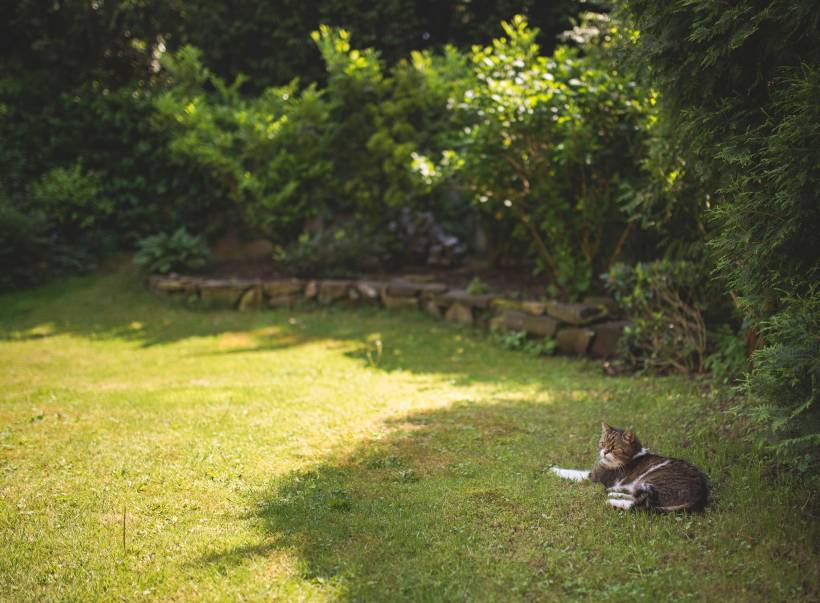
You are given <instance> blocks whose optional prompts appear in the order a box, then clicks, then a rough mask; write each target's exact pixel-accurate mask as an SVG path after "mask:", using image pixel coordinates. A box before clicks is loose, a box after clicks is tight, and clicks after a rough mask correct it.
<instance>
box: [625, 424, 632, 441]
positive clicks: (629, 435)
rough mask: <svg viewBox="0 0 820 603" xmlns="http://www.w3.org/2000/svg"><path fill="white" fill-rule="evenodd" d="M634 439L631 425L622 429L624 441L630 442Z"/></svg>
mask: <svg viewBox="0 0 820 603" xmlns="http://www.w3.org/2000/svg"><path fill="white" fill-rule="evenodd" d="M634 439H635V432H634V431H632V428H631V427H627V428H626V429H625V430H624V441H625V442H632V441H633V440H634Z"/></svg>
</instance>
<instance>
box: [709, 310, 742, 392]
mask: <svg viewBox="0 0 820 603" xmlns="http://www.w3.org/2000/svg"><path fill="white" fill-rule="evenodd" d="M709 339H710V342H709V348H710V349H711V350H713V351H712V353H711V354H709V355H708V356H707V357H706V360H705V361H704V367H705V368H706V370H708V371H709V372H711V373H712V378H713V379H714V380H715V381H716V382H717V383H720V384H723V385H730V384H736V383H737V382H738V380H740V379H741V378H742V377H743V376H744V375H745V373H746V371H748V370H749V357H748V355H747V353H746V345H747V344H746V341H744V339H743V337H741V335H740V334H739V333H735V331H734V330H733V329H732V328H731V327H730V326H729V325H726V324H724V325H721V326H720V327H719V328H717V329H715V330H714V331H712V332H710V333H709Z"/></svg>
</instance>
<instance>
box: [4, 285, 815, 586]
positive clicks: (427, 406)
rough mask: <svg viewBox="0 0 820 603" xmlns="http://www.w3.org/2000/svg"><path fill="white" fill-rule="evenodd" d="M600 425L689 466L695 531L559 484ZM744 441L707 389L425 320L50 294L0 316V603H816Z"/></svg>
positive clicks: (806, 547)
mask: <svg viewBox="0 0 820 603" xmlns="http://www.w3.org/2000/svg"><path fill="white" fill-rule="evenodd" d="M377 341H380V342H381V346H382V349H381V353H379V346H378V344H377V343H376V342H377ZM602 419H606V420H607V421H609V422H610V423H612V424H614V425H624V424H629V425H633V426H634V427H635V428H636V429H637V431H638V434H639V436H641V437H642V439H643V440H644V443H645V444H646V445H648V446H650V447H651V448H653V449H654V450H656V451H658V452H661V453H665V454H670V455H678V456H682V457H685V458H688V459H690V460H692V461H693V462H695V463H697V464H698V465H700V466H701V467H702V468H703V469H704V470H705V471H706V472H707V473H708V474H709V476H710V479H711V482H712V487H713V493H714V499H715V500H714V502H713V504H712V505H711V506H710V508H709V509H708V511H707V512H706V513H705V514H703V515H695V516H686V515H665V516H660V515H651V514H646V513H623V512H620V511H615V510H611V509H608V508H606V506H605V497H604V494H603V492H602V490H601V489H600V488H599V487H596V486H594V485H591V484H572V483H570V482H564V481H562V480H559V479H558V478H556V477H555V476H553V475H552V474H550V473H548V471H547V468H548V467H549V466H550V464H552V463H558V464H560V465H562V466H565V467H582V466H587V465H589V464H590V462H591V459H592V457H593V455H594V444H595V441H596V438H597V435H598V429H599V424H600V420H602ZM742 431H743V426H742V425H739V424H735V423H732V419H731V416H730V415H729V414H727V413H725V412H724V411H722V410H721V408H720V405H719V403H718V401H717V400H716V398H714V397H713V396H712V394H710V393H708V392H706V391H705V389H704V387H703V384H698V383H696V382H692V381H687V380H683V379H671V378H667V379H650V378H617V379H612V378H606V377H604V376H603V375H602V373H601V370H600V368H599V367H598V366H597V365H596V364H593V363H587V362H581V361H572V360H567V359H561V358H553V359H546V360H545V359H536V358H532V357H530V356H529V355H526V354H521V353H515V352H510V351H507V350H504V349H502V348H500V347H499V346H498V345H496V344H493V343H492V342H491V341H489V340H488V339H487V338H485V337H483V336H482V335H480V334H478V333H474V332H472V331H470V330H460V329H457V328H455V327H451V326H449V325H447V324H444V323H439V322H434V321H433V320H432V319H428V318H426V317H425V316H423V315H421V314H412V313H408V314H401V313H388V312H382V311H378V310H346V311H343V310H329V309H322V310H318V309H316V310H308V309H305V310H298V311H292V312H288V311H276V312H259V313H251V314H239V313H233V312H201V311H193V310H188V309H185V308H184V307H182V306H181V305H178V304H175V303H173V302H169V301H165V300H161V299H158V298H155V297H153V296H152V295H150V294H148V293H147V292H145V291H144V289H143V287H142V285H141V284H140V283H139V282H138V280H137V279H136V277H134V276H133V275H129V274H124V273H114V274H109V275H102V276H97V277H91V278H85V279H75V280H70V281H64V282H60V283H55V284H53V285H51V286H48V287H45V288H41V289H38V290H35V291H30V292H25V293H20V294H13V295H6V296H4V297H0V599H2V600H14V601H18V600H36V601H47V600H106V601H110V600H117V599H126V600H191V599H200V600H238V599H240V598H244V599H250V600H271V599H274V598H279V599H283V600H303V599H308V600H326V599H330V600H338V599H353V600H367V601H373V600H402V599H405V600H413V601H417V600H429V601H436V600H498V601H507V600H515V599H520V600H547V601H549V600H567V599H570V600H584V599H589V600H595V601H609V600H611V601H620V600H627V599H628V600H647V601H650V600H651V601H655V600H675V601H678V600H686V599H693V600H698V601H700V600H714V601H732V600H757V601H796V600H810V599H815V600H816V599H817V597H818V586H817V585H818V567H820V563H818V550H817V543H818V526H817V522H816V520H815V519H813V517H812V515H811V514H812V513H813V512H814V510H816V502H815V500H814V498H813V496H814V494H813V489H812V488H811V487H810V485H808V484H801V483H800V481H799V480H797V479H796V478H794V477H789V476H787V475H783V474H778V473H777V472H774V471H772V470H770V469H768V468H767V465H765V464H764V463H762V462H761V460H760V459H759V458H758V457H757V456H756V454H755V452H754V451H753V450H751V449H749V448H748V447H747V445H746V444H744V443H743V441H742V439H741V438H740V437H739V436H740V435H741V434H742ZM123 516H125V527H124V531H123ZM123 538H124V540H123Z"/></svg>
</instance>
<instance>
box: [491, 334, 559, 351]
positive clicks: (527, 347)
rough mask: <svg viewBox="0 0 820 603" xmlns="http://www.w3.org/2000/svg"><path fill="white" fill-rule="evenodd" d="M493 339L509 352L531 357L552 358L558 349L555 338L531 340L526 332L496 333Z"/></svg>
mask: <svg viewBox="0 0 820 603" xmlns="http://www.w3.org/2000/svg"><path fill="white" fill-rule="evenodd" d="M493 339H495V341H496V342H498V344H500V345H501V346H502V347H505V348H507V349H508V350H513V351H521V352H526V353H527V354H529V355H531V356H552V355H553V354H555V350H557V349H558V342H557V341H556V340H555V339H554V338H552V337H549V338H547V339H530V338H529V336H528V335H527V332H526V331H507V332H499V333H494V334H493Z"/></svg>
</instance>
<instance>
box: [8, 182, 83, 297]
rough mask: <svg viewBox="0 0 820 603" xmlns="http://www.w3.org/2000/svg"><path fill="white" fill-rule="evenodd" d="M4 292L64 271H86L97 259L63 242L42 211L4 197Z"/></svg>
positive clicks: (35, 282)
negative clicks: (24, 206)
mask: <svg viewBox="0 0 820 603" xmlns="http://www.w3.org/2000/svg"><path fill="white" fill-rule="evenodd" d="M0 241H2V244H0V291H7V290H12V289H16V288H19V287H25V286H30V285H35V284H38V283H40V282H42V281H44V280H46V279H47V278H49V277H52V276H54V275H57V274H61V273H77V272H86V271H88V270H91V269H93V268H94V267H95V262H94V258H93V257H92V255H91V254H89V253H88V252H87V251H85V250H84V249H83V248H81V247H80V248H78V247H73V246H69V245H66V244H63V243H60V242H59V241H58V240H56V239H55V237H54V236H53V234H52V227H51V225H50V223H49V221H48V219H47V217H46V215H45V214H44V213H42V212H41V211H36V210H34V211H32V210H30V209H29V210H26V211H22V210H20V209H19V208H17V207H16V206H15V205H14V204H13V203H12V202H11V201H10V200H8V199H7V198H3V197H2V196H0Z"/></svg>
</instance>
